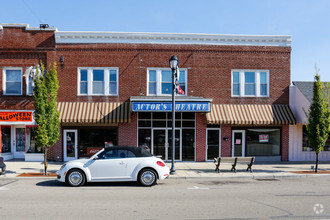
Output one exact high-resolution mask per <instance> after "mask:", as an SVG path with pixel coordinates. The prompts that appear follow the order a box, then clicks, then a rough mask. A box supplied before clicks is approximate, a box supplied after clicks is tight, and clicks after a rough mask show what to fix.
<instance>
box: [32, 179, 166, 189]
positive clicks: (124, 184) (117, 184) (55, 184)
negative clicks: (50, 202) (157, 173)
mask: <svg viewBox="0 0 330 220" xmlns="http://www.w3.org/2000/svg"><path fill="white" fill-rule="evenodd" d="M162 184H163V183H157V185H162ZM36 185H37V186H43V187H66V188H69V189H77V188H89V187H137V188H144V189H145V188H147V187H143V186H140V185H138V183H137V182H98V183H86V184H85V185H83V186H80V187H71V186H69V185H67V184H66V183H62V182H59V181H57V180H45V181H42V182H39V183H37V184H36Z"/></svg>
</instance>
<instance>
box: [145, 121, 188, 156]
mask: <svg viewBox="0 0 330 220" xmlns="http://www.w3.org/2000/svg"><path fill="white" fill-rule="evenodd" d="M152 139H153V140H152V150H151V153H152V154H153V155H155V156H161V157H162V159H163V160H172V129H165V128H154V129H153V135H152ZM175 160H182V158H181V129H175Z"/></svg>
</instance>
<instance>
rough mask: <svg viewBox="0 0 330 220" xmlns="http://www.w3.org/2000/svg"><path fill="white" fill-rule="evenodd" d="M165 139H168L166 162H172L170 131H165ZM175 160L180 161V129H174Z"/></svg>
mask: <svg viewBox="0 0 330 220" xmlns="http://www.w3.org/2000/svg"><path fill="white" fill-rule="evenodd" d="M167 137H168V138H167V143H168V145H167V146H168V148H167V150H168V153H167V155H168V158H167V160H172V129H168V130H167ZM175 160H182V159H181V129H175Z"/></svg>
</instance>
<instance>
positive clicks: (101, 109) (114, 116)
mask: <svg viewBox="0 0 330 220" xmlns="http://www.w3.org/2000/svg"><path fill="white" fill-rule="evenodd" d="M57 109H58V110H59V111H60V113H61V116H60V120H61V122H62V123H101V124H116V123H127V122H130V120H131V115H130V103H128V102H124V103H120V102H92V103H89V102H58V103H57Z"/></svg>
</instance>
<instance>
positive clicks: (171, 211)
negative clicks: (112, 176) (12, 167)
mask: <svg viewBox="0 0 330 220" xmlns="http://www.w3.org/2000/svg"><path fill="white" fill-rule="evenodd" d="M329 182H330V177H329V176H323V177H314V178H285V179H257V180H254V179H219V178H218V179H210V178H208V179H200V178H198V179H167V180H164V181H161V182H159V183H158V185H156V186H153V187H151V188H145V187H141V186H138V185H136V183H93V184H87V185H85V186H83V187H79V188H72V187H68V186H66V185H65V184H63V183H59V182H57V181H56V180H49V179H48V180H45V179H44V180H42V179H40V180H39V179H22V178H21V179H18V178H16V179H9V178H0V219H270V218H272V219H283V218H285V219H313V218H315V219H330V190H329Z"/></svg>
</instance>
